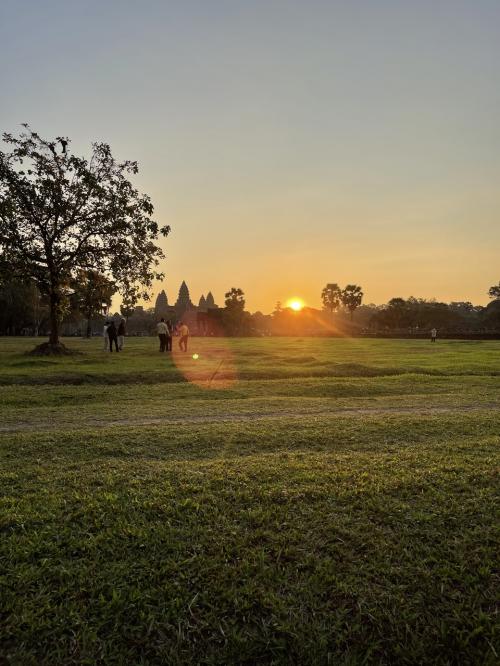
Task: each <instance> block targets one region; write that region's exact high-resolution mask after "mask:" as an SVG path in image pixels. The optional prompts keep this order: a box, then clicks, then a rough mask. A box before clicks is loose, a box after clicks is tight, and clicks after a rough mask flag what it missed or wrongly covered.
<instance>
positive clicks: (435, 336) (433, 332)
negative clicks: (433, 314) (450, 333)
mask: <svg viewBox="0 0 500 666" xmlns="http://www.w3.org/2000/svg"><path fill="white" fill-rule="evenodd" d="M437 335H438V332H437V329H436V328H433V329H432V330H431V342H436V338H437Z"/></svg>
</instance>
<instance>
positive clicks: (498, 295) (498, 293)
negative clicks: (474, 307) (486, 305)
mask: <svg viewBox="0 0 500 666" xmlns="http://www.w3.org/2000/svg"><path fill="white" fill-rule="evenodd" d="M488 296H489V297H490V298H493V299H495V300H499V299H500V282H499V283H498V284H494V285H493V286H492V287H490V288H489V289H488Z"/></svg>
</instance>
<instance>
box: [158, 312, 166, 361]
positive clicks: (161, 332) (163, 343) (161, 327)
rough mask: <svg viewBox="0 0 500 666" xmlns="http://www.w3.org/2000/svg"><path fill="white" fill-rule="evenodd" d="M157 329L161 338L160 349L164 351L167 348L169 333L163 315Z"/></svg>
mask: <svg viewBox="0 0 500 666" xmlns="http://www.w3.org/2000/svg"><path fill="white" fill-rule="evenodd" d="M156 330H157V331H158V337H159V338H160V351H161V352H164V351H166V350H167V334H168V326H167V325H166V324H165V319H164V317H162V318H161V321H159V322H158V323H157V324H156Z"/></svg>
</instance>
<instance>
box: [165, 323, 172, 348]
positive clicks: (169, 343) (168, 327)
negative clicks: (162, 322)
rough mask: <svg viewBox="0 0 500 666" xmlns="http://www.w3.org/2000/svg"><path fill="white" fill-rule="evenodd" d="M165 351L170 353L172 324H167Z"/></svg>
mask: <svg viewBox="0 0 500 666" xmlns="http://www.w3.org/2000/svg"><path fill="white" fill-rule="evenodd" d="M166 323H167V351H172V322H171V321H170V320H168V321H167V322H166Z"/></svg>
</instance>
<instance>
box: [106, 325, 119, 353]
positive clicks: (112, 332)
mask: <svg viewBox="0 0 500 666" xmlns="http://www.w3.org/2000/svg"><path fill="white" fill-rule="evenodd" d="M108 338H109V351H110V352H112V351H113V342H114V343H115V349H116V351H120V350H119V349H118V333H117V330H116V326H115V322H114V321H112V322H111V324H110V325H109V326H108Z"/></svg>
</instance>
